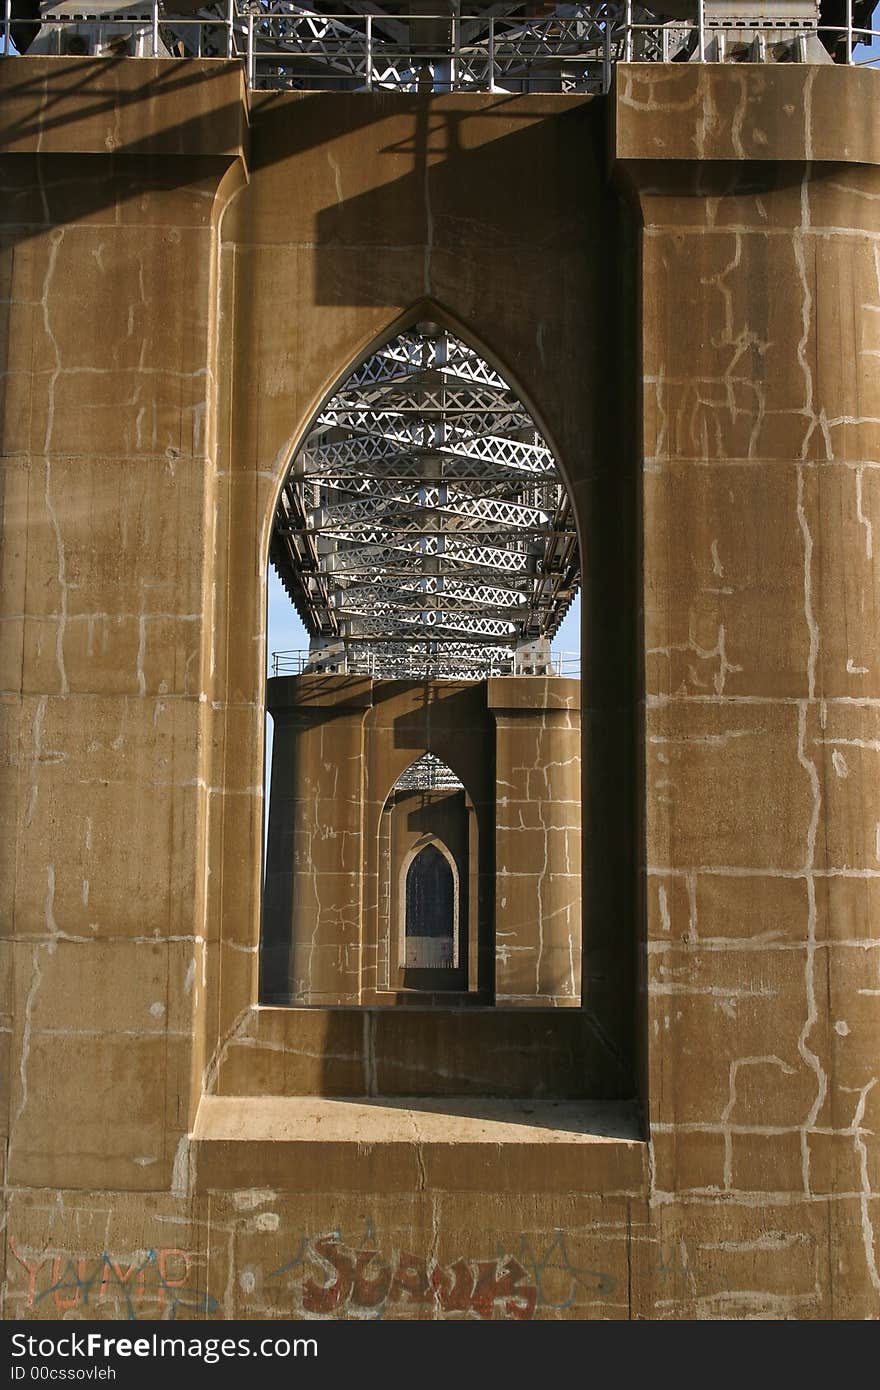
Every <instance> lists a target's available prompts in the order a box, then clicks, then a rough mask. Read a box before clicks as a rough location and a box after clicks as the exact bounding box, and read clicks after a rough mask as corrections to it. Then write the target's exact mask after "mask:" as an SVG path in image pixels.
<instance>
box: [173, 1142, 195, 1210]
mask: <svg viewBox="0 0 880 1390" xmlns="http://www.w3.org/2000/svg"><path fill="white" fill-rule="evenodd" d="M194 1185H195V1151H194V1150H193V1147H192V1144H191V1142H190V1136H189V1135H188V1134H182V1135H181V1136H180V1139H179V1140H178V1144H177V1149H176V1150H175V1153H174V1162H173V1163H172V1165H171V1195H172V1197H188V1196H189V1195H190V1193H191V1192H192V1190H193V1187H194Z"/></svg>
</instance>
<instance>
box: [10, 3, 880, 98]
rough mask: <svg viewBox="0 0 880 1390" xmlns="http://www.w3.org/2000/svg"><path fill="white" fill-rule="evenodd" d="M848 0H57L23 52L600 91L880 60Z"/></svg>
mask: <svg viewBox="0 0 880 1390" xmlns="http://www.w3.org/2000/svg"><path fill="white" fill-rule="evenodd" d="M2 3H3V5H4V20H3V49H2V51H3V52H4V53H6V54H11V53H13V52H14V49H13V47H12V30H13V27H14V25H13V19H12V5H11V0H2ZM853 5H854V0H847V4H846V22H845V24H841V25H836V26H829V25H822V24H819V23H815V22H812V21H810V22H805V21H803V20H802V19H798V18H791V19H774V18H767V17H766V16H758V17H757V18H754V19H752V18H747V19H745V20H736V21H735V22H734V21H732V22H731V23H729V24H727V23H725V24H719V23H718V22H717V21H716V20H713V19H712V18H711V17H710V18H707V15H706V5H705V3H704V0H695V7H696V16H695V18H694V19H693V20H690V21H688V20H674V21H670V22H668V23H664V22H661V21H660V20H658V19H656V18H654V17H653V15H652V14H651V13H650V11H648V10H646V9H645V8H644V7H642V6H639V5H636V4H634V3H633V0H624V2H623V3H619V4H616V5H612V4H596V5H595V6H590V7H588V6H584V7H582V8H581V7H578V10H577V12H576V13H575V14H574V15H570V16H559V15H550V16H544V17H538V18H534V19H527V18H510V17H504V16H498V15H482V16H480V15H473V16H468V15H460V16H454V17H446V18H445V19H443V18H439V19H438V17H437V16H436V15H405V16H399V17H394V18H393V19H392V18H390V17H386V16H383V17H379V16H373V15H371V14H366V15H358V14H352V13H349V14H338V15H323V14H316V13H314V12H309V11H308V10H306V9H304V8H303V7H301V6H297V5H294V4H271V3H263V0H220V3H218V4H217V5H216V7H213V8H212V9H211V10H208V9H205V10H202V11H201V13H200V14H199V15H197V16H195V17H193V16H181V17H177V16H175V15H174V13H173V11H172V10H171V9H170V8H169V7H168V6H166V5H165V4H162V3H160V0H146V3H145V4H143V5H131V6H128V7H121V11H120V10H111V9H110V7H109V6H107V7H105V8H104V9H103V13H98V12H97V8H96V9H95V10H94V11H93V12H91V13H90V11H89V7H88V0H85V3H84V4H83V5H82V6H79V5H74V4H70V5H69V7H68V6H67V5H63V4H57V5H55V6H53V7H52V9H51V12H47V13H46V14H45V16H44V17H43V18H42V21H41V23H42V27H41V29H40V33H39V35H38V36H37V39H38V40H39V42H37V41H35V42H34V43H33V44H31V47H30V49H29V51H30V52H42V53H46V52H59V53H60V52H64V53H71V54H72V53H87V54H92V55H96V56H97V55H101V54H111V53H112V54H116V55H119V54H120V53H121V52H124V53H127V54H128V55H129V56H133V57H167V58H174V57H202V58H205V57H218V58H239V59H240V60H241V61H242V62H243V63H244V65H245V69H246V73H247V80H248V85H249V87H251V88H252V89H267V88H269V89H272V88H282V89H293V90H296V89H302V90H322V89H331V90H348V91H352V90H354V91H366V92H369V91H374V90H392V91H401V92H420V91H432V92H450V91H469V92H480V91H485V92H493V91H499V92H518V91H529V92H535V91H571V92H607V91H608V89H609V87H610V82H611V73H612V71H613V68H614V65H615V64H616V63H617V62H620V61H625V62H633V61H634V62H664V61H671V60H682V59H685V58H686V59H688V60H690V61H698V62H700V61H703V62H705V61H716V60H722V61H750V60H754V61H776V60H778V61H799V60H800V61H803V60H804V59H805V51H802V52H800V53H799V52H798V45H807V44H814V45H815V44H818V43H819V41H820V40H824V41H825V42H824V49H825V50H828V49H829V48H830V49H831V50H832V56H833V60H834V61H837V62H841V63H848V64H856V65H866V66H875V65H876V66H880V29H873V28H865V27H860V26H858V25H857V24H856V23H855V22H854V13H853ZM767 8H770V7H769V6H768V7H767ZM776 8H777V10H778V6H777V7H776ZM799 8H800V9H801V12H802V5H801V6H800V7H799V6H798V5H797V4H793V5H792V6H791V11H792V12H793V13H796V12H797V11H798V9H799ZM438 35H439V37H438ZM53 44H54V46H53ZM865 46H867V47H868V48H869V52H868V53H867V54H862V55H859V56H858V57H857V56H856V49H857V48H858V47H865ZM776 49H779V50H780V52H779V54H778V55H777V54H776V53H775V50H776ZM782 50H785V51H784V52H783V51H782ZM829 60H830V59H828V58H826V59H825V61H829Z"/></svg>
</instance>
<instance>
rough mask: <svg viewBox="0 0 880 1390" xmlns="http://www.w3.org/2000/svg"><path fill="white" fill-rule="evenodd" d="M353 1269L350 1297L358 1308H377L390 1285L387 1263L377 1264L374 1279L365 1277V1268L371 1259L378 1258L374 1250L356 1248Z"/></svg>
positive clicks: (383, 1299)
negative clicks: (352, 1285)
mask: <svg viewBox="0 0 880 1390" xmlns="http://www.w3.org/2000/svg"><path fill="white" fill-rule="evenodd" d="M355 1258H356V1261H357V1263H356V1265H355V1271H354V1287H353V1289H352V1294H351V1299H352V1302H353V1303H354V1304H355V1305H356V1306H357V1307H358V1308H378V1307H380V1305H381V1304H383V1303H384V1302H385V1300H386V1298H387V1297H388V1290H389V1289H390V1287H391V1270H390V1268H389V1266H388V1265H387V1264H384V1263H382V1264H380V1265H379V1267H378V1268H379V1272H378V1274H377V1275H376V1277H375V1278H374V1279H369V1278H368V1277H367V1272H366V1271H367V1269H368V1267H369V1265H371V1264H372V1262H373V1260H375V1259H378V1254H377V1252H376V1251H375V1250H358V1251H357V1253H356V1256H355Z"/></svg>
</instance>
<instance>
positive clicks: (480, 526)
mask: <svg viewBox="0 0 880 1390" xmlns="http://www.w3.org/2000/svg"><path fill="white" fill-rule="evenodd" d="M271 553H272V560H273V563H274V564H275V566H276V568H277V569H278V571H279V574H280V575H281V578H282V580H283V582H284V584H285V587H286V589H287V592H288V594H289V595H290V597H291V598H292V600H293V602H294V603H295V605H296V607H297V609H298V611H299V613H300V615H301V617H302V618H303V621H304V622H305V623H306V626H307V627H308V629H309V631H310V632H311V634H312V639H313V640H312V648H313V657H312V660H313V664H314V665H315V667H316V668H318V667H320V664H321V661H322V654H326V653H327V652H328V651H329V650H331V649H332V652H333V661H334V663H336V664H335V665H334V668H333V669H337V668H338V663H339V662H340V661H341V662H342V663H343V664H344V666H345V667H346V668H347V669H349V670H355V669H369V670H370V671H371V672H372V673H373V674H377V675H381V674H387V675H394V676H398V675H407V674H408V675H412V676H423V675H432V674H435V675H444V676H462V677H464V676H468V677H472V676H474V675H475V674H481V673H482V674H485V673H486V672H487V671H489V670H492V671H498V670H503V669H509V668H510V665H511V663H512V662H513V660H514V655H515V652H516V650H517V649H518V648H522V647H523V645H524V644H529V643H535V642H539V643H540V642H541V641H542V640H547V639H549V638H550V637H552V635H553V634H554V633H555V631H556V629H557V627H558V626H559V623H560V622H561V620H562V618H563V616H564V614H565V612H566V609H567V608H568V605H569V603H570V602H571V599H572V597H573V595H574V593H575V591H576V589H577V586H578V583H579V579H580V569H579V556H578V548H577V539H576V535H575V530H574V522H573V518H572V513H571V508H570V505H569V501H568V496H567V493H566V491H565V487H564V484H563V482H562V479H561V477H560V475H559V471H558V469H557V466H556V462H555V460H554V457H553V453H552V451H551V450H550V448H549V447H548V445H547V443H546V441H545V440H544V439H543V438H542V437H541V435H540V433H539V431H538V430H537V428H536V426H535V423H534V420H533V419H532V418H531V416H530V415H529V413H528V411H527V410H526V408H525V406H524V405H523V403H522V401H520V400H519V399H518V397H517V396H516V393H515V392H514V391H512V389H511V388H510V386H509V385H508V384H507V383H506V382H505V381H504V380H503V378H502V377H501V376H500V375H499V374H498V372H497V371H496V370H495V369H494V368H493V367H491V366H490V365H489V364H488V363H487V362H485V361H484V360H483V359H482V358H481V357H480V356H479V355H478V354H477V353H476V352H474V351H473V349H471V348H469V347H468V346H467V345H466V344H465V343H463V342H461V341H460V340H459V339H457V338H455V337H454V336H453V335H452V334H450V333H448V332H446V331H445V330H443V329H441V328H439V327H438V326H437V325H436V324H429V323H425V324H420V325H418V326H417V327H415V328H413V329H410V330H408V331H407V332H405V333H402V334H400V335H399V336H398V337H396V338H395V339H393V340H392V341H391V342H389V343H388V344H386V345H385V346H384V347H382V348H380V349H379V350H378V351H377V352H375V353H373V354H372V356H371V357H369V358H368V359H367V360H366V361H365V362H364V363H362V364H361V365H360V366H359V367H357V368H356V369H355V371H353V372H352V373H351V375H350V376H349V377H348V378H347V379H346V381H345V382H344V383H343V384H342V386H341V387H340V389H339V391H338V392H337V393H336V394H335V395H334V396H333V397H332V398H331V399H330V400H329V401H328V402H327V403H326V405H325V406H324V408H323V409H322V411H321V413H320V414H319V415H318V417H317V419H316V420H315V422H314V425H313V427H312V429H311V431H310V433H309V435H308V437H307V439H306V440H305V442H304V444H303V446H302V448H301V449H300V450H299V452H298V454H297V456H296V457H295V459H294V460H293V463H292V465H291V469H290V473H289V475H288V478H287V481H286V482H285V484H284V487H283V489H282V492H281V496H280V498H279V502H278V507H277V510H276V514H275V522H274V529H273V539H272V552H271Z"/></svg>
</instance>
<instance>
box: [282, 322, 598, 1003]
mask: <svg viewBox="0 0 880 1390" xmlns="http://www.w3.org/2000/svg"><path fill="white" fill-rule="evenodd" d="M270 558H271V561H272V564H273V566H274V568H275V570H276V572H277V574H278V576H279V578H280V580H281V582H282V584H283V586H284V590H285V592H286V593H287V595H288V597H289V599H290V601H291V604H292V606H293V608H294V609H295V611H296V613H297V614H298V615H299V618H300V619H301V621H302V623H303V625H304V627H305V629H306V631H307V633H308V636H309V645H308V649H307V650H299V651H279V652H276V653H275V655H274V659H273V665H272V670H273V672H274V674H273V676H272V678H271V679H270V680H269V683H268V685H269V689H268V697H267V707H268V709H269V710H270V711H271V713H272V715H273V718H274V725H275V736H274V748H273V755H272V783H271V792H270V798H269V828H268V843H267V872H266V878H265V893H264V904H263V938H262V981H263V983H262V997H263V999H264V1001H269V1002H273V1003H291V1004H298V1005H303V1004H306V1005H315V1004H325V1005H326V1004H336V1005H339V1004H363V1003H398V1004H401V1003H412V1002H414V1001H417V1002H418V1003H421V1004H424V1003H426V1002H432V1003H437V1004H442V1003H449V1002H454V1003H457V1002H471V1003H472V1002H481V1003H496V1004H503V1005H505V1006H508V1007H521V1006H525V1007H542V1006H551V1007H554V1008H556V1007H559V1006H560V1005H566V1006H569V1007H570V1006H572V1005H574V1006H577V1004H578V1003H579V1001H580V994H581V981H580V802H579V786H578V775H577V773H576V771H575V773H574V776H572V769H576V768H577V767H579V725H578V720H579V696H578V694H577V688H579V687H578V682H577V681H576V680H566V679H565V677H564V676H562V675H559V674H558V667H557V666H556V665H555V663H554V658H553V656H552V654H551V650H550V642H551V639H552V638H553V636H554V634H555V633H556V631H557V630H558V628H559V625H560V623H561V622H562V620H563V618H564V616H565V614H566V612H567V610H568V608H569V607H570V605H571V603H572V600H573V598H574V596H575V594H576V592H577V588H578V584H579V578H580V560H579V550H578V539H577V532H576V526H575V519H574V512H573V507H572V505H571V501H570V498H569V494H568V491H567V488H566V486H565V483H564V481H563V478H562V475H561V472H560V469H559V467H558V463H557V460H556V458H555V456H554V453H553V451H552V449H551V448H550V446H549V445H548V443H547V440H546V438H545V436H544V434H543V433H542V431H541V430H540V429H539V428H538V426H537V424H536V422H535V419H534V416H533V415H532V413H531V412H530V411H529V409H528V408H527V407H526V406H525V404H524V403H523V401H522V399H521V398H520V396H519V394H518V393H517V392H516V391H515V390H514V389H513V388H512V387H511V385H510V384H509V382H508V381H507V380H506V379H505V377H504V376H502V374H501V373H500V372H499V371H498V370H497V369H496V368H495V367H494V366H493V365H491V364H490V363H489V362H488V361H487V360H486V358H485V357H483V356H482V355H481V354H480V353H479V352H478V351H477V350H476V349H474V348H473V347H472V346H470V345H469V344H468V343H467V342H465V340H464V338H463V337H461V336H459V335H458V333H457V332H452V331H451V330H450V329H449V328H448V327H447V326H445V325H443V324H441V323H439V322H437V321H436V320H435V319H430V320H429V319H427V318H423V319H419V320H418V321H415V322H410V324H409V326H405V327H404V328H403V329H401V330H400V331H398V332H397V333H396V334H395V335H394V336H392V337H389V338H388V339H386V340H385V341H383V342H381V343H380V344H379V345H378V346H377V347H375V348H374V349H373V350H372V351H371V352H370V353H369V354H368V355H367V356H366V357H365V358H363V359H362V360H361V361H360V362H359V363H358V364H357V365H356V366H355V367H354V368H353V369H352V370H351V371H350V372H349V373H348V374H347V375H346V376H345V378H344V379H343V380H342V381H341V382H340V383H339V384H338V385H337V386H336V387H335V389H334V390H333V391H332V393H331V394H330V395H329V396H328V398H327V399H326V400H325V403H324V405H323V406H322V407H321V409H320V410H319V411H318V413H317V415H316V417H315V419H314V420H313V422H312V426H311V428H310V429H309V430H308V431H307V433H306V435H305V437H304V438H303V440H302V442H301V444H300V445H299V447H298V448H297V449H296V451H295V454H294V456H293V458H292V461H291V464H290V468H289V470H288V474H287V476H286V478H285V480H284V482H283V485H282V487H281V491H280V494H279V497H278V501H277V506H276V510H275V514H274V520H273V526H272V536H271V542H270ZM530 682H531V684H530ZM514 687H516V690H515V691H514ZM477 707H478V710H479V712H478V713H475V709H477ZM456 711H458V713H456ZM438 720H439V721H440V724H441V725H443V730H445V732H442V736H441V738H440V742H439V743H438V742H437V736H436V733H435V729H436V727H439V726H438V723H437V721H438ZM462 720H464V723H462ZM432 721H433V722H432ZM443 721H445V724H444V723H443ZM456 721H457V722H456ZM576 726H577V727H576ZM443 737H445V738H446V739H447V746H448V747H450V748H452V747H454V746H455V743H456V740H458V741H461V742H462V743H463V744H465V745H468V748H467V751H466V752H465V754H464V756H465V758H467V759H470V761H472V762H473V763H474V765H475V766H477V767H480V774H479V775H480V780H481V786H482V791H481V795H480V799H479V800H480V808H481V814H482V816H483V817H484V818H488V819H489V820H491V821H492V822H493V823H494V843H493V845H492V852H491V856H490V853H489V848H488V844H487V841H488V839H489V838H490V836H489V835H486V836H484V837H483V843H482V844H481V845H480V848H479V851H478V850H477V848H476V845H474V846H473V847H472V849H470V850H468V851H467V853H466V854H465V860H466V861H467V862H466V863H464V864H463V863H460V862H459V860H458V857H457V854H456V852H455V851H454V850H453V849H452V847H451V846H450V845H449V843H448V840H445V839H444V837H443V835H440V834H435V833H434V832H430V831H428V830H424V831H423V837H425V838H423V841H422V843H421V844H419V845H417V846H414V845H413V844H412V843H410V844H409V848H408V850H407V852H409V850H414V853H413V854H412V855H411V858H410V863H409V865H408V867H407V871H406V875H405V876H404V878H403V880H401V879H400V877H399V872H400V870H399V862H398V867H397V868H396V869H395V872H394V873H393V874H392V873H390V872H389V867H388V864H387V863H386V861H385V860H384V859H383V855H384V854H385V853H386V848H385V847H383V846H384V840H383V836H386V835H390V834H391V830H390V826H391V822H392V821H393V816H389V815H388V814H386V796H385V795H383V794H381V787H382V785H383V783H384V786H385V787H387V786H388V781H387V780H386V778H387V775H388V773H387V769H388V768H389V767H391V766H394V765H395V764H397V765H398V766H399V765H400V764H401V762H402V760H406V761H405V765H404V767H403V776H404V777H405V776H406V775H411V770H412V768H419V767H422V769H423V770H424V758H425V757H426V756H427V757H434V756H435V752H436V749H437V748H440V747H442V738H443ZM560 738H562V739H563V741H565V740H567V743H566V749H565V757H557V753H558V748H557V746H556V744H557V743H558V741H559V739H560ZM524 739H525V744H524V743H523V740H524ZM529 740H531V742H532V743H533V744H534V748H533V749H532V751H531V752H528V753H527V755H523V754H522V750H523V747H524V746H525V745H528V743H529ZM414 755H415V756H414ZM524 756H525V761H524V760H523V759H524ZM453 760H454V759H453ZM499 760H500V766H501V768H502V770H503V772H504V788H505V789H504V791H503V793H502V794H500V799H499V793H498V790H497V787H496V781H497V776H498V773H499ZM540 762H546V764H547V766H548V767H557V766H558V767H565V768H567V769H568V770H567V772H566V773H565V774H564V778H563V780H564V782H565V785H564V786H562V785H561V784H560V786H559V787H556V786H551V782H550V780H548V779H546V778H545V780H544V784H543V785H542V786H539V785H538V782H537V781H536V780H535V779H534V778H532V779H530V778H529V777H528V775H527V772H526V769H527V767H528V765H529V763H531V764H533V765H534V766H537V765H538V764H539V763H540ZM447 771H448V768H447ZM551 780H552V779H551ZM459 786H460V784H459ZM406 792H407V788H406V787H405V786H401V785H399V782H395V783H394V788H393V795H392V796H391V797H390V798H387V799H388V800H389V801H390V802H391V804H392V806H393V805H394V804H396V800H397V799H400V798H404V799H405V794H406ZM456 795H457V794H456ZM425 799H426V801H429V800H430V797H426V798H425ZM451 799H452V800H455V797H454V796H453V797H452V798H451ZM459 800H460V801H461V807H460V808H459V809H460V811H461V814H462V816H463V821H462V824H463V825H466V823H467V819H468V815H470V816H471V819H472V820H473V822H474V827H475V825H476V819H475V818H474V814H473V811H474V808H473V806H471V808H470V811H468V810H467V807H466V800H467V798H466V794H465V793H464V791H463V789H462V790H461V794H460V797H459ZM496 800H497V801H498V806H499V811H500V814H497V815H496V814H495V810H494V809H493V808H494V806H495V802H496ZM519 802H521V803H522V807H523V809H522V810H518V809H517V805H518V803H519ZM551 806H552V807H553V808H554V809H553V812H552V814H551V812H550V809H549V808H550V807H551ZM560 808H565V809H562V810H560ZM423 809H424V808H423ZM463 833H464V840H463V843H465V844H467V839H468V833H469V832H463ZM474 833H476V832H475V829H474ZM534 835H539V836H540V837H541V840H542V844H541V850H540V853H538V852H537V850H535V851H534V852H533V851H531V850H530V851H529V852H528V853H527V854H526V855H525V860H524V862H525V863H526V864H527V866H528V867H527V868H526V869H525V870H523V869H522V867H521V866H520V865H518V864H517V857H518V849H517V845H516V843H515V842H516V841H517V839H518V838H519V837H520V836H522V837H524V838H525V839H528V838H529V837H533V836H534ZM429 845H430V846H433V849H432V854H430V855H423V853H422V852H423V851H424V850H425V849H427V848H428V847H429ZM444 852H445V854H446V856H447V860H446V862H447V863H449V865H450V866H451V868H450V873H451V881H452V887H451V888H450V886H449V885H450V880H449V879H448V878H447V877H446V876H445V873H444V870H443V867H442V864H441V862H440V861H442V860H443V858H444ZM420 856H421V857H420ZM436 856H439V859H438V858H437V857H436ZM386 857H387V856H386ZM417 861H418V862H417ZM478 861H479V862H478ZM413 864H415V865H416V867H415V868H414V869H413V868H412V865H413ZM410 871H412V872H410ZM505 877H506V878H512V877H516V879H517V883H516V891H510V892H505V891H502V890H503V887H504V885H503V883H502V884H501V886H500V887H499V885H498V882H497V879H498V878H501V879H503V878H505ZM478 879H479V885H480V886H479V887H478V886H477V881H478ZM429 883H433V884H434V888H433V889H432V892H433V893H434V895H435V897H436V895H437V894H439V893H441V891H442V893H445V894H446V896H447V897H448V898H449V900H450V902H451V904H452V918H451V921H452V935H451V936H449V934H448V931H446V929H445V928H444V930H443V931H441V930H440V926H439V918H437V919H434V918H432V919H431V930H430V931H427V930H426V931H423V932H421V933H420V932H418V931H416V930H415V926H414V924H415V921H416V917H417V916H418V914H419V912H421V914H422V920H423V925H424V922H425V921H426V920H427V918H425V916H424V914H425V913H426V912H428V911H429V909H428V908H427V907H426V905H425V903H426V899H425V894H426V893H427V891H428V885H429ZM442 885H445V886H442ZM420 895H421V899H422V906H421V908H419V907H417V902H418V901H419V899H420ZM478 898H479V899H480V902H481V907H480V911H479V913H478V911H477V899H478ZM490 899H491V901H490ZM383 914H384V917H383ZM478 917H479V922H478ZM392 920H394V922H395V925H394V926H393V928H392ZM444 921H445V922H446V926H447V928H448V926H449V921H450V919H449V914H448V912H447V913H446V916H445V917H444ZM409 923H412V924H413V929H412V930H409V929H408V924H409ZM486 923H488V927H487V926H486V925H485V924H486ZM444 933H445V934H444ZM496 935H497V936H498V938H499V940H500V939H501V938H502V937H503V942H504V944H503V949H498V950H496ZM557 937H558V939H557ZM429 938H430V939H431V940H432V941H433V943H434V944H433V945H429V944H427V942H428V939H429ZM417 940H418V941H421V943H422V944H421V945H419V946H416V944H415V943H416V941H417ZM441 941H443V942H445V944H443V945H441V944H440V943H441ZM450 942H451V943H452V944H451V945H450V944H449V943H450ZM432 953H433V954H432ZM444 953H445V954H444ZM435 956H436V959H435V958H434V957H435ZM441 956H443V957H444V958H443V959H442V960H441V959H440V957H441ZM429 957H430V960H429ZM447 957H448V958H449V959H447ZM450 961H451V962H452V963H450Z"/></svg>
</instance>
